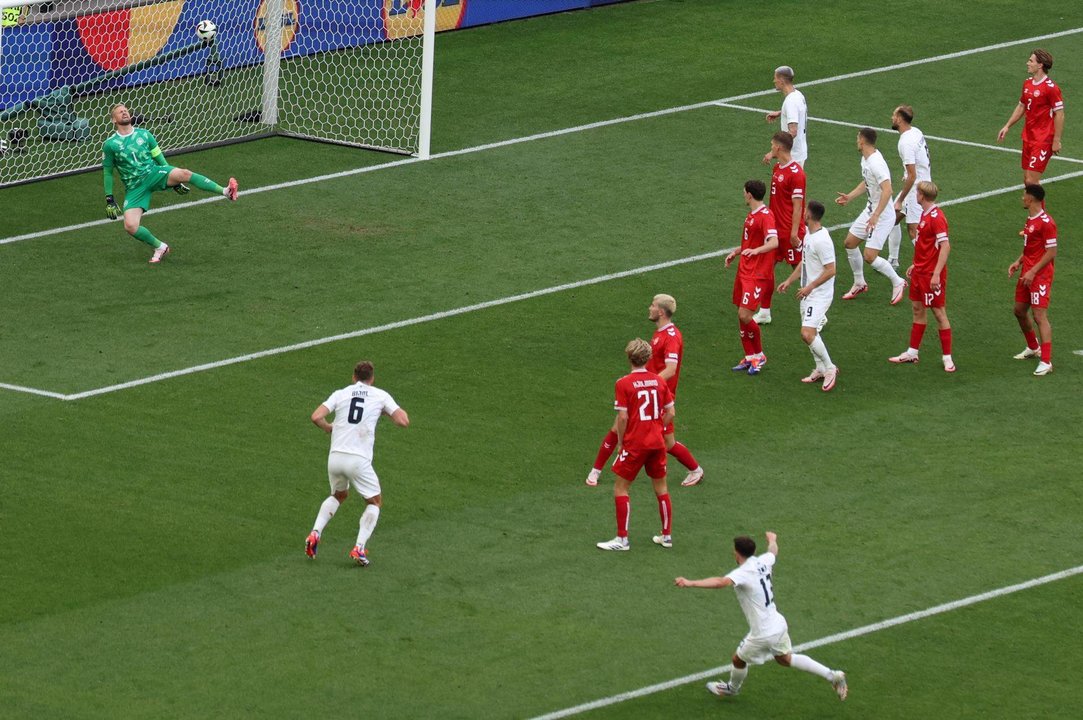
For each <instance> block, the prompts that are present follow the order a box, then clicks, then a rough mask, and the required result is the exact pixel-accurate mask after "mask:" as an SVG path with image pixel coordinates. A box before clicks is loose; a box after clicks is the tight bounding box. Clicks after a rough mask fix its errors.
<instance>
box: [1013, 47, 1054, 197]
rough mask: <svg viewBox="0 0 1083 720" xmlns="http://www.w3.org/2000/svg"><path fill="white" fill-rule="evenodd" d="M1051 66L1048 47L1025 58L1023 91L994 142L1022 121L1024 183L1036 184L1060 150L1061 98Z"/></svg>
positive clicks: (1051, 58) (1051, 57)
mask: <svg viewBox="0 0 1083 720" xmlns="http://www.w3.org/2000/svg"><path fill="white" fill-rule="evenodd" d="M1051 69H1053V56H1052V55H1050V54H1049V51H1048V50H1042V49H1041V48H1039V49H1037V50H1035V51H1034V52H1032V53H1031V54H1030V57H1028V58H1027V74H1028V75H1030V77H1029V78H1027V79H1026V80H1024V81H1023V92H1022V94H1021V95H1020V96H1019V103H1018V104H1017V105H1016V106H1015V109H1014V110H1012V115H1011V117H1009V118H1008V122H1007V123H1005V124H1004V127H1002V128H1000V132H999V133H997V142H998V143H999V142H1004V137H1005V136H1006V135H1007V134H1008V129H1009V128H1011V126H1012V125H1014V124H1015V123H1017V122H1019V118H1021V117H1024V116H1025V117H1026V119H1025V120H1024V121H1023V136H1022V137H1023V158H1022V165H1023V182H1024V183H1027V184H1038V183H1040V182H1041V181H1042V173H1044V172H1045V167H1046V165H1048V164H1049V160H1050V158H1051V157H1052V156H1053V155H1054V154H1057V153H1059V152H1060V147H1061V145H1060V136H1061V133H1062V132H1063V131H1064V98H1063V97H1061V93H1060V87H1058V86H1057V84H1056V83H1055V82H1053V80H1052V79H1050V77H1049V76H1048V75H1047V73H1048V72H1049V71H1050V70H1051Z"/></svg>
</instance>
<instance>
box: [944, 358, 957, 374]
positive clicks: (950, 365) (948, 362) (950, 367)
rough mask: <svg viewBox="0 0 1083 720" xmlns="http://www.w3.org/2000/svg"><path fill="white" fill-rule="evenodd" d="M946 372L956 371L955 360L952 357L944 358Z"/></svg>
mask: <svg viewBox="0 0 1083 720" xmlns="http://www.w3.org/2000/svg"><path fill="white" fill-rule="evenodd" d="M944 372H949V373H953V372H955V361H954V360H952V359H951V358H950V357H946V358H944Z"/></svg>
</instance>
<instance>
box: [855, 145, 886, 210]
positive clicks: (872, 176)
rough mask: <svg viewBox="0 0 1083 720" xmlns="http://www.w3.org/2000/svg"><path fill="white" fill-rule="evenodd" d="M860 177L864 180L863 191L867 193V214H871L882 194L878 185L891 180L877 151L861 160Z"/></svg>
mask: <svg viewBox="0 0 1083 720" xmlns="http://www.w3.org/2000/svg"><path fill="white" fill-rule="evenodd" d="M861 177H862V178H863V179H864V180H865V190H866V192H868V193H869V212H873V211H874V210H876V206H877V205H879V204H880V195H881V194H883V190H881V189H880V183H882V182H883V181H885V180H891V170H890V169H889V168H888V166H887V160H884V156H883V155H882V154H881V153H880V151H879V150H875V151H873V153H872V155H869V156H868V157H862V158H861Z"/></svg>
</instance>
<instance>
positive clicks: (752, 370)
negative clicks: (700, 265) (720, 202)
mask: <svg viewBox="0 0 1083 720" xmlns="http://www.w3.org/2000/svg"><path fill="white" fill-rule="evenodd" d="M744 190H745V205H747V206H748V208H749V212H748V216H747V217H746V218H745V224H744V232H743V234H742V235H741V247H739V248H737V249H735V250H734V251H733V252H731V253H730V254H729V255H727V256H726V267H729V266H730V263H732V262H733V261H734V259H735V258H738V257H739V258H740V260H738V262H737V276H736V277H735V278H734V279H733V304H734V305H736V306H737V324H738V325H739V326H740V330H741V345H743V346H744V351H745V356H744V359H742V360H741V361H740V362H739V363H737V364H736V365H735V366H734V367H733V370H734V371H736V372H747V373H748V374H749V375H758V374H759V373H760V371H761V370H762V369H763V366H764V365H765V364H766V363H767V356H765V355H764V354H763V343H762V339H761V335H760V326H759V325H757V324H756V321H755V320H753V319H752V316H753V313H755V311H756V310H757V309H758V308H759V306H760V300H762V299H763V296H764V294H765V293H766V292H767V288H768V286H769V285H771V284H772V283H774V276H775V249H776V248H777V247H778V231H777V230H776V229H775V221H774V218H772V217H771V211H770V210H768V209H767V206H766V205H764V204H763V198H764V196H765V195H767V186H766V185H764V184H763V181H762V180H749V181H748V182H746V183H745V188H744Z"/></svg>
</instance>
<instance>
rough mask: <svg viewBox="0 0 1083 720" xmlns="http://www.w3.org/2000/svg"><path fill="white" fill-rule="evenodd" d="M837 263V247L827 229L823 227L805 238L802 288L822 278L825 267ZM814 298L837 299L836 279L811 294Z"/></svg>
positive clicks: (802, 259)
mask: <svg viewBox="0 0 1083 720" xmlns="http://www.w3.org/2000/svg"><path fill="white" fill-rule="evenodd" d="M833 262H835V245H834V244H833V243H832V242H831V234H830V233H828V232H827V228H825V227H822V228H820V229H819V230H817V231H816V232H814V233H809V234H808V235H806V236H805V245H804V247H803V248H802V258H801V287H805V286H806V285H808V284H809V283H810V282H812V281H813V280H815V279H816V278H818V277H820V275H821V274H822V273H823V271H824V266H825V265H830V264H831V263H833ZM809 297H812V298H817V299H819V298H827V299H828V300H830V299H832V298H834V297H835V278H833V277H832V278H831V279H830V280H828V281H827V282H825V283H824V284H823V285H821V286H819V287H818V288H816V289H814V290H813V291H812V292H811V293H809Z"/></svg>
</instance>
